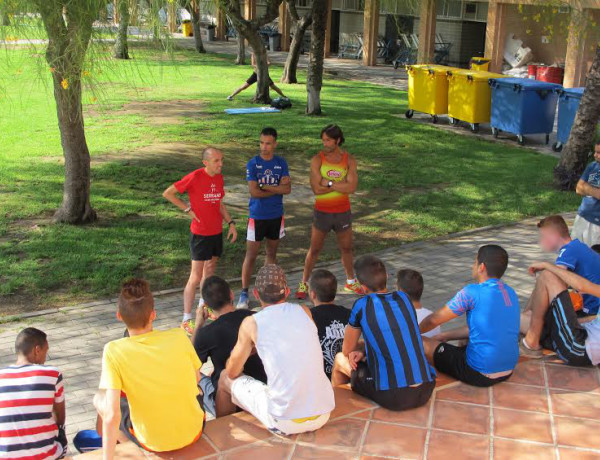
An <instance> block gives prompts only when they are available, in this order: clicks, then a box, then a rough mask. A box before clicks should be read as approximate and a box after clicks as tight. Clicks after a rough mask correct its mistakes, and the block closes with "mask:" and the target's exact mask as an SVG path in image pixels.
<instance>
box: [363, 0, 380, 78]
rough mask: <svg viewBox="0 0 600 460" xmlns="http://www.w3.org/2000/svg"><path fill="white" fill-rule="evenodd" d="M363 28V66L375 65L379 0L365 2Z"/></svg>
mask: <svg viewBox="0 0 600 460" xmlns="http://www.w3.org/2000/svg"><path fill="white" fill-rule="evenodd" d="M364 18H365V23H364V28H363V64H364V65H367V66H375V65H377V37H378V36H379V0H365V13H364Z"/></svg>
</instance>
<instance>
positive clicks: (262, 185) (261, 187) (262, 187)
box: [258, 182, 265, 190]
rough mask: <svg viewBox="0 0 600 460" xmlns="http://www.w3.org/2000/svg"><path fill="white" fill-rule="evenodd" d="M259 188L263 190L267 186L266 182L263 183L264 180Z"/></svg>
mask: <svg viewBox="0 0 600 460" xmlns="http://www.w3.org/2000/svg"><path fill="white" fill-rule="evenodd" d="M258 188H259V189H261V190H263V189H264V188H265V184H263V183H262V182H261V183H260V184H258Z"/></svg>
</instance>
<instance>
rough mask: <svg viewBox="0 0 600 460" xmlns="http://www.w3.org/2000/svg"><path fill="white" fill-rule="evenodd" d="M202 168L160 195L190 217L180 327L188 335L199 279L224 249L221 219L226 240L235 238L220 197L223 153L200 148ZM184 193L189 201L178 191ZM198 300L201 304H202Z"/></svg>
mask: <svg viewBox="0 0 600 460" xmlns="http://www.w3.org/2000/svg"><path fill="white" fill-rule="evenodd" d="M202 163H203V164H204V168H200V169H197V170H195V171H193V172H191V173H190V174H188V175H187V176H185V177H184V178H183V179H181V180H180V181H178V182H175V183H174V184H173V185H171V186H170V187H169V188H167V189H166V190H165V191H164V192H163V196H164V197H165V198H166V199H167V200H169V201H170V202H171V203H173V204H174V205H175V206H177V207H178V208H179V209H181V210H182V211H183V212H184V213H186V214H187V215H189V216H190V218H191V219H192V223H191V226H190V231H191V235H190V252H191V256H192V271H191V273H190V278H189V280H188V282H187V284H186V286H185V290H184V291H183V322H182V323H181V327H182V328H183V329H184V330H185V331H186V332H187V333H188V334H189V335H191V334H192V332H193V330H194V321H193V320H192V305H193V304H194V298H195V297H196V290H197V289H198V288H202V281H203V280H204V279H206V278H208V277H209V276H212V275H213V274H214V272H215V269H216V266H217V261H218V260H219V257H221V253H222V252H223V220H225V222H226V223H227V226H228V232H227V239H228V240H230V241H231V242H232V243H233V242H235V240H236V239H237V230H236V229H235V222H234V221H233V219H232V218H231V216H230V215H229V212H228V211H227V208H226V207H225V204H224V203H223V197H224V196H225V189H224V188H223V176H222V175H221V170H222V169H223V152H222V151H221V150H218V149H216V148H213V147H207V148H205V149H204V150H203V151H202ZM184 193H187V196H188V198H189V200H190V203H189V204H188V203H186V202H185V201H183V200H182V199H181V198H180V197H178V196H177V194H181V195H183V194H184ZM202 303H203V302H202V299H200V304H202Z"/></svg>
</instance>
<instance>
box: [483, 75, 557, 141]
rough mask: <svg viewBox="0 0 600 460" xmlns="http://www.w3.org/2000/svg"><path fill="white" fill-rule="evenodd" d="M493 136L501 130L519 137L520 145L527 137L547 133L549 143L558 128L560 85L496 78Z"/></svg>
mask: <svg viewBox="0 0 600 460" xmlns="http://www.w3.org/2000/svg"><path fill="white" fill-rule="evenodd" d="M490 86H491V87H492V113H491V121H490V125H491V127H492V134H493V135H494V137H498V133H499V132H500V131H506V132H507V133H512V134H516V135H517V139H518V141H519V144H521V145H523V144H524V143H525V138H524V137H523V136H524V135H526V134H545V135H546V143H548V141H549V140H550V133H551V132H552V130H553V129H554V115H555V113H556V102H557V100H558V94H557V90H559V89H561V88H562V86H561V85H558V84H556V83H547V82H544V81H537V80H529V79H526V78H498V79H495V78H492V79H491V80H490Z"/></svg>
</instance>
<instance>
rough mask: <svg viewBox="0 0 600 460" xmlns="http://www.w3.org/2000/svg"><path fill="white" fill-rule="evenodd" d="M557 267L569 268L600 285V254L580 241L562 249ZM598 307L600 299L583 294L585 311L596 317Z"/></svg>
mask: <svg viewBox="0 0 600 460" xmlns="http://www.w3.org/2000/svg"><path fill="white" fill-rule="evenodd" d="M556 265H562V266H563V267H567V268H568V269H569V270H571V271H572V272H574V273H577V274H578V275H579V276H582V277H584V278H585V279H586V280H588V281H591V282H592V283H595V284H600V254H598V253H596V251H594V250H593V249H592V248H590V247H589V246H588V245H587V244H584V243H582V242H581V241H579V240H578V239H574V240H572V241H571V242H569V243H567V244H565V245H564V246H563V247H562V248H560V251H559V252H558V258H557V259H556ZM598 307H600V298H598V297H596V296H593V295H589V294H583V311H585V312H586V313H589V314H590V315H595V314H596V313H598Z"/></svg>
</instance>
